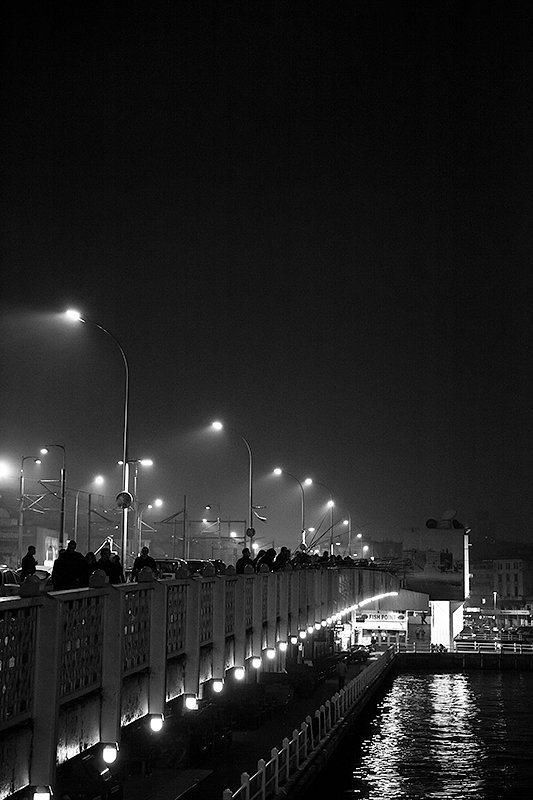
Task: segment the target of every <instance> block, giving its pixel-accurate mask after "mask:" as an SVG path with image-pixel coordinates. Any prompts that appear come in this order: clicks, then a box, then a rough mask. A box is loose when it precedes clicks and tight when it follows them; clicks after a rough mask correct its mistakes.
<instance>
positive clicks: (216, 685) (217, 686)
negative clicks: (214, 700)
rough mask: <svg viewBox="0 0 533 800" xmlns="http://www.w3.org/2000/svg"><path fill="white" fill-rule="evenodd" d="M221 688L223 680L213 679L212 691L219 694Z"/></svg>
mask: <svg viewBox="0 0 533 800" xmlns="http://www.w3.org/2000/svg"><path fill="white" fill-rule="evenodd" d="M223 688H224V681H221V680H216V681H213V691H214V692H216V693H217V694H220V692H221V691H222V689H223Z"/></svg>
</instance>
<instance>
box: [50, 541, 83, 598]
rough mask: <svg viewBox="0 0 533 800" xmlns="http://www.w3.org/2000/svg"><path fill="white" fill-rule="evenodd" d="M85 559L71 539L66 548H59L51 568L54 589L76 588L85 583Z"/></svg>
mask: <svg viewBox="0 0 533 800" xmlns="http://www.w3.org/2000/svg"><path fill="white" fill-rule="evenodd" d="M85 574H86V568H85V559H84V557H83V556H82V554H81V553H78V552H77V551H76V542H75V541H73V540H71V541H70V542H69V543H68V545H67V549H66V550H60V551H59V555H58V557H57V558H56V560H55V561H54V567H53V569H52V583H53V585H54V589H55V590H56V591H58V590H62V589H78V588H80V587H81V586H84V585H85V583H84V581H85Z"/></svg>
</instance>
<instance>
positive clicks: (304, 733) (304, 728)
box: [300, 722, 309, 761]
mask: <svg viewBox="0 0 533 800" xmlns="http://www.w3.org/2000/svg"><path fill="white" fill-rule="evenodd" d="M308 727H309V725H308V724H307V722H302V724H301V726H300V728H301V731H302V733H303V735H304V760H305V761H307V744H308V742H307V729H308Z"/></svg>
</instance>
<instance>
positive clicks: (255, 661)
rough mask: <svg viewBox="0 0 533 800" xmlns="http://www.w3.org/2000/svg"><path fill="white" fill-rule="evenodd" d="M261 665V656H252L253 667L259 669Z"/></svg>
mask: <svg viewBox="0 0 533 800" xmlns="http://www.w3.org/2000/svg"><path fill="white" fill-rule="evenodd" d="M260 666H261V659H260V658H259V656H254V657H253V658H252V667H253V668H254V669H259V667H260Z"/></svg>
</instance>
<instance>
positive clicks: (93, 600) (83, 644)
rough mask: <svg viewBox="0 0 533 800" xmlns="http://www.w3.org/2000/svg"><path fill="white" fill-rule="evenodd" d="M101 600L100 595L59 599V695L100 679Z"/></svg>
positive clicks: (93, 683)
mask: <svg viewBox="0 0 533 800" xmlns="http://www.w3.org/2000/svg"><path fill="white" fill-rule="evenodd" d="M104 602H105V598H104V597H103V596H101V595H98V596H96V597H79V598H77V599H76V600H68V601H62V602H60V604H59V607H60V614H61V651H60V652H61V669H60V672H59V697H60V699H64V698H65V697H68V695H71V694H73V693H74V692H78V691H80V689H89V688H91V687H94V686H98V685H99V684H100V681H101V679H102V647H103V639H104Z"/></svg>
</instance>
